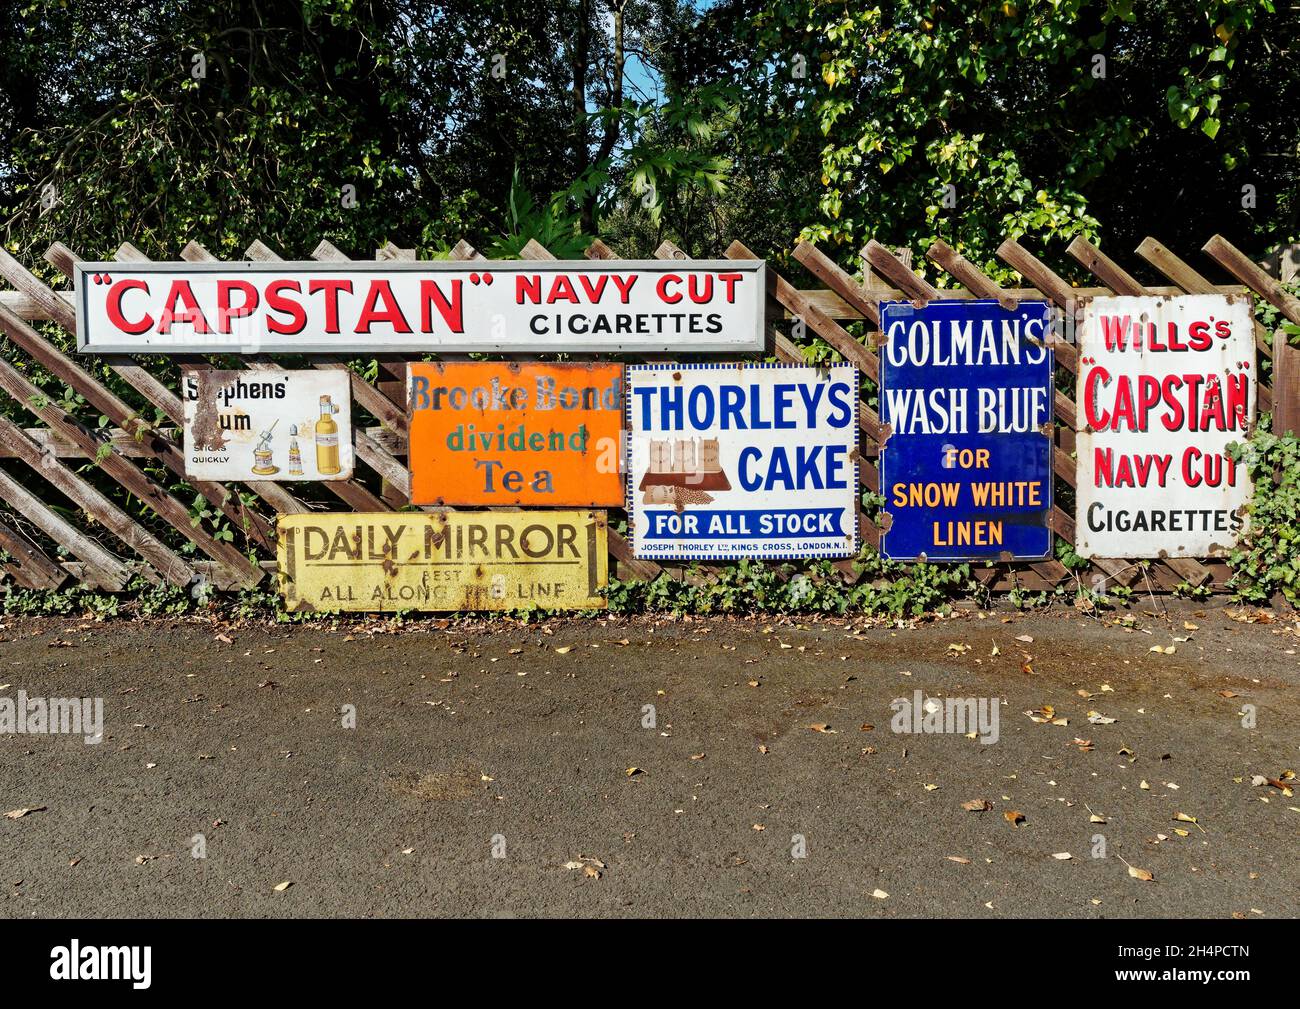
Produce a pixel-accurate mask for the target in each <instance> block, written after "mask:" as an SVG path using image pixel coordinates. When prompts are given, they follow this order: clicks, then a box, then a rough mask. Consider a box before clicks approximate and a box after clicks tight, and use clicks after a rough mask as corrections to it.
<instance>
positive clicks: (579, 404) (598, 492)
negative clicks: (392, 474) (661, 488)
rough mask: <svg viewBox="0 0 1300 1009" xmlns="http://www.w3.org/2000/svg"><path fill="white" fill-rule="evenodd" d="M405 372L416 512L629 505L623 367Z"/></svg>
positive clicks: (504, 366)
mask: <svg viewBox="0 0 1300 1009" xmlns="http://www.w3.org/2000/svg"><path fill="white" fill-rule="evenodd" d="M407 369H408V371H407V381H408V404H409V408H410V463H411V502H412V504H421V505H543V506H546V505H553V506H556V507H560V506H573V505H593V506H602V505H620V504H622V503H623V482H622V478H621V475H620V472H619V471H620V469H621V468H622V467H621V460H622V458H623V453H622V450H621V444H622V441H621V436H622V429H623V405H624V388H623V367H622V365H617V364H515V363H510V362H500V363H495V362H494V363H466V364H459V363H458V364H417V363H413V364H410V365H408V366H407Z"/></svg>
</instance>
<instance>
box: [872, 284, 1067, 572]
mask: <svg viewBox="0 0 1300 1009" xmlns="http://www.w3.org/2000/svg"><path fill="white" fill-rule="evenodd" d="M1051 318H1052V316H1051V307H1050V306H1049V305H1048V304H1047V303H1046V302H1042V301H1022V302H1020V303H1019V304H1018V305H1017V306H1016V307H1015V308H1014V309H1008V308H1004V307H1003V306H1002V305H1001V304H1000V303H999V302H997V301H931V302H929V303H927V304H926V305H925V306H924V307H919V308H918V307H915V306H913V305H912V303H911V302H906V301H895V302H886V303H884V304H882V305H881V306H880V326H881V329H882V330H883V332H884V334H885V337H886V341H887V342H886V344H885V346H884V347H882V348H881V354H880V419H881V422H882V424H884V425H885V430H886V437H885V441H884V444H883V445H881V448H880V474H881V476H880V484H881V491H882V493H883V494H884V496H885V515H886V521H885V523H884V525H883V531H882V533H881V539H880V550H881V553H882V554H883V555H884V556H885V557H888V558H889V559H891V560H907V561H914V560H927V561H979V560H1010V559H1012V558H1016V559H1028V560H1041V559H1042V558H1044V557H1049V556H1051V551H1052V531H1051V530H1050V529H1049V528H1048V525H1047V520H1048V516H1049V514H1050V512H1051V508H1052V390H1053V387H1052V367H1053V362H1052V352H1051V350H1050V348H1049V347H1048V346H1047V345H1046V344H1045V343H1044V342H1043V341H1044V337H1045V336H1046V335H1047V334H1048V331H1049V329H1050V326H1051Z"/></svg>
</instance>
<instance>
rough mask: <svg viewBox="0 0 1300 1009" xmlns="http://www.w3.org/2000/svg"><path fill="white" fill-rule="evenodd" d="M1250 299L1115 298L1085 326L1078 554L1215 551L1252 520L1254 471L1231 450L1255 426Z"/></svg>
mask: <svg viewBox="0 0 1300 1009" xmlns="http://www.w3.org/2000/svg"><path fill="white" fill-rule="evenodd" d="M1255 385H1256V370H1255V331H1254V321H1253V318H1252V312H1251V303H1250V298H1249V297H1248V296H1246V295H1222V294H1189V295H1180V296H1178V297H1156V296H1152V297H1130V296H1124V297H1107V298H1092V299H1090V300H1088V301H1086V302H1085V303H1084V309H1083V324H1082V328H1081V330H1080V333H1079V392H1078V396H1079V399H1078V403H1079V436H1078V439H1077V442H1076V449H1077V455H1078V460H1079V463H1078V478H1077V482H1078V493H1077V496H1076V504H1077V515H1076V520H1075V528H1076V542H1075V550H1076V552H1077V553H1078V554H1079V556H1080V557H1114V558H1124V557H1215V556H1222V555H1224V554H1226V553H1227V552H1228V551H1230V550H1231V549H1232V548H1233V547H1234V546H1235V545H1236V544H1237V541H1238V539H1239V538H1240V537H1241V534H1242V531H1243V529H1244V528H1245V525H1246V505H1247V504H1248V503H1249V501H1250V498H1251V494H1252V484H1251V479H1250V473H1249V471H1248V470H1247V468H1246V466H1245V465H1244V464H1243V463H1240V462H1238V461H1237V460H1235V459H1234V458H1233V455H1232V452H1231V451H1230V450H1229V446H1230V445H1231V444H1232V443H1234V442H1244V441H1245V440H1246V439H1247V438H1249V437H1250V432H1251V429H1252V428H1253V426H1254V423H1255V394H1256V389H1255Z"/></svg>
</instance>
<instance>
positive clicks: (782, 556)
mask: <svg viewBox="0 0 1300 1009" xmlns="http://www.w3.org/2000/svg"><path fill="white" fill-rule="evenodd" d="M750 368H763V369H772V368H784V369H787V370H795V371H802V370H805V369H807V370H810V371H817V372H829V371H832V370H834V369H836V368H848V369H851V370H852V371H853V373H854V375H855V377H856V379H857V381H855V382H854V384H853V419H852V421H851V423H850V425H849V426H850V428H851V429H852V431H853V449H854V451H853V452H852V456H853V482H852V484H851V485H850V493H851V496H852V498H853V507H852V508H850V509H849V516H850V519H851V521H850V523H849V524H850V525H851V526H852V534H853V541H852V544H851V546H850V550H849V553H847V554H844V553H840V552H839V549H838V548H837V550H836V552H835V553H826V552H823V551H816V552H813V553H797V554H791V553H767V552H764V553H757V552H754V551H747V552H746V553H743V554H734V555H733V554H688V553H677V554H673V555H672V556H671V557H663V556H659V557H642V556H640V555H639V554H638V553H637V544H638V543H639V542H640V538H639V537H638V536H637V526H636V512H635V510H634V508H635V499H636V490H635V488H634V487H633V483H634V482H635V474H634V473H633V471H632V439H633V435H634V434H635V430H634V429H633V427H632V373H633V372H634V371H664V370H666V369H672V370H678V371H724V370H725V371H733V372H734V371H744V370H748V369H750ZM624 374H625V375H626V376H627V378H626V381H625V383H624V385H625V387H626V388H625V390H624V394H625V399H626V402H625V404H624V410H625V411H626V414H627V415H626V417H625V418H624V430H625V431H626V432H627V456H626V459H625V464H626V466H627V483H626V487H627V492H626V496H625V497H626V499H625V500H624V502H623V508H624V511H626V512H627V533H628V546H629V547H631V550H632V556H633V557H634V558H636V559H637V560H641V561H653V562H655V563H656V564H660V563H668V564H671V563H672V562H673V561H739V560H746V559H748V560H759V561H799V560H849V559H853V558H856V557H857V556H858V553H859V552H860V551H861V549H862V536H861V529H860V528H859V521H858V520H859V515H860V509H861V507H862V490H861V486H862V485H861V483H860V473H859V471H858V467H859V466H860V465H861V455H862V446H861V437H862V428H861V420H860V418H859V416H858V413H859V411H860V410H861V408H862V391H861V383H862V375H861V373H860V372H859V370H858V367H857V365H855V364H849V363H847V362H844V363H836V364H832V365H829V366H827V367H824V368H818V367H817V366H816V365H812V364H792V363H787V362H785V361H753V362H750V361H744V362H736V361H732V362H728V363H715V362H707V363H700V364H679V363H675V362H668V363H663V364H629V365H627V366H626V369H625V372H624Z"/></svg>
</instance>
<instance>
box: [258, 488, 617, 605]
mask: <svg viewBox="0 0 1300 1009" xmlns="http://www.w3.org/2000/svg"><path fill="white" fill-rule="evenodd" d="M278 529H279V534H280V537H279V539H280V541H279V546H278V549H277V557H278V560H279V578H280V591H281V592H282V593H283V594H284V600H285V606H286V607H287V608H288V609H290V610H387V611H395V610H520V609H530V608H533V607H536V608H538V609H569V610H574V609H583V610H589V609H603V608H604V606H605V597H604V594H603V593H604V589H605V588H606V585H607V583H608V578H609V555H608V535H607V526H606V521H605V513H604V512H603V511H546V512H482V511H478V512H474V511H456V512H446V513H439V512H409V513H408V512H374V513H361V514H332V515H331V514H304V515H281V516H280V519H279V523H278Z"/></svg>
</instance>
